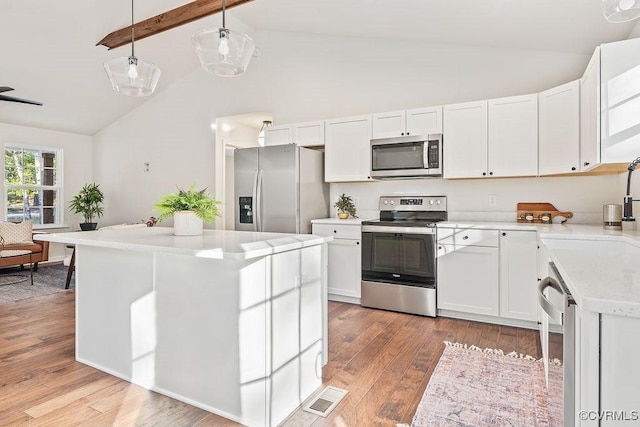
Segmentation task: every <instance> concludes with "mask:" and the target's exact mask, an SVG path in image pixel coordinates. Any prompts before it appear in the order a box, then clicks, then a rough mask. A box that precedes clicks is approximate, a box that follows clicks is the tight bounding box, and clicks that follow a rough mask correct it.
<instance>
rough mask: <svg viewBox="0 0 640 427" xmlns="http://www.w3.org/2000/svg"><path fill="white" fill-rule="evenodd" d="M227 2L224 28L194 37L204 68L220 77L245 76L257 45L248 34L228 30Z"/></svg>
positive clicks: (223, 0) (223, 22) (209, 30)
mask: <svg viewBox="0 0 640 427" xmlns="http://www.w3.org/2000/svg"><path fill="white" fill-rule="evenodd" d="M225 9H226V4H225V0H222V27H221V28H216V29H204V30H201V31H198V32H197V33H195V34H194V35H193V37H192V38H191V40H192V41H193V45H194V46H195V48H196V54H198V58H199V59H200V64H201V65H202V68H204V69H205V70H206V71H208V72H210V73H213V74H215V75H216V76H220V77H234V76H240V75H242V74H244V72H245V71H246V70H247V66H248V65H249V61H251V56H252V55H253V51H254V50H255V43H254V42H253V40H252V39H251V37H249V36H248V35H246V34H243V33H239V32H236V31H232V30H229V29H227V28H226V22H225Z"/></svg>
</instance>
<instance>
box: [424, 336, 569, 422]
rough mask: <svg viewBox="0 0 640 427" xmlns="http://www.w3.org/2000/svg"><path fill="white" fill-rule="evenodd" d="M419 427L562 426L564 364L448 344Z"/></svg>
mask: <svg viewBox="0 0 640 427" xmlns="http://www.w3.org/2000/svg"><path fill="white" fill-rule="evenodd" d="M445 345H446V347H445V350H444V353H443V354H442V356H441V357H440V360H439V361H438V365H437V366H436V368H435V371H434V372H433V375H432V376H431V379H430V380H429V384H428V385H427V388H426V390H425V392H424V395H423V396H422V400H421V401H420V404H419V405H418V410H417V411H416V414H415V415H414V417H413V423H412V426H413V427H426V426H429V427H437V426H456V427H462V426H473V427H481V426H517V427H523V426H549V427H560V426H562V416H563V414H562V408H563V406H562V366H560V362H559V361H557V360H553V361H551V363H550V364H549V391H547V387H546V384H545V378H544V364H543V363H542V360H536V359H535V358H533V357H530V356H525V355H522V354H517V353H515V352H514V353H510V354H507V355H505V354H504V353H503V352H502V350H495V349H485V350H482V349H480V348H478V347H475V346H470V347H467V346H466V345H462V344H458V343H450V342H445Z"/></svg>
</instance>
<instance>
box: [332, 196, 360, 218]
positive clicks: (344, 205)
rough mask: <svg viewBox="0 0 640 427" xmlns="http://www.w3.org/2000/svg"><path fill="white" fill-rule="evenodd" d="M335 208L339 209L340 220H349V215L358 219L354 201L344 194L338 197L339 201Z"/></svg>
mask: <svg viewBox="0 0 640 427" xmlns="http://www.w3.org/2000/svg"><path fill="white" fill-rule="evenodd" d="M333 206H334V207H335V208H338V218H340V219H347V218H349V215H351V216H352V217H354V218H358V216H357V215H356V205H354V204H353V199H351V196H347V195H346V194H344V193H342V194H341V195H340V196H339V197H338V201H337V202H336V203H335V204H334V205H333Z"/></svg>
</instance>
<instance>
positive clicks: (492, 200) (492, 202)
mask: <svg viewBox="0 0 640 427" xmlns="http://www.w3.org/2000/svg"><path fill="white" fill-rule="evenodd" d="M497 204H498V196H496V195H495V194H489V206H495V205H497Z"/></svg>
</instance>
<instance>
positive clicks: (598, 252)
mask: <svg viewBox="0 0 640 427" xmlns="http://www.w3.org/2000/svg"><path fill="white" fill-rule="evenodd" d="M591 237H593V236H591ZM633 237H637V236H633ZM542 243H543V244H544V245H545V247H546V248H547V249H548V251H549V256H550V258H551V260H552V261H553V262H554V263H555V265H556V267H557V268H558V271H559V272H560V275H561V276H562V278H563V279H564V281H565V283H566V285H567V287H568V288H569V291H570V292H571V295H573V298H574V299H575V300H576V303H577V304H578V307H580V308H582V309H584V310H588V311H593V312H597V313H605V314H617V315H623V316H633V317H640V242H639V241H638V240H637V238H627V236H616V237H608V238H607V239H602V238H589V236H585V237H584V238H582V239H575V238H574V239H559V238H543V239H542Z"/></svg>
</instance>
